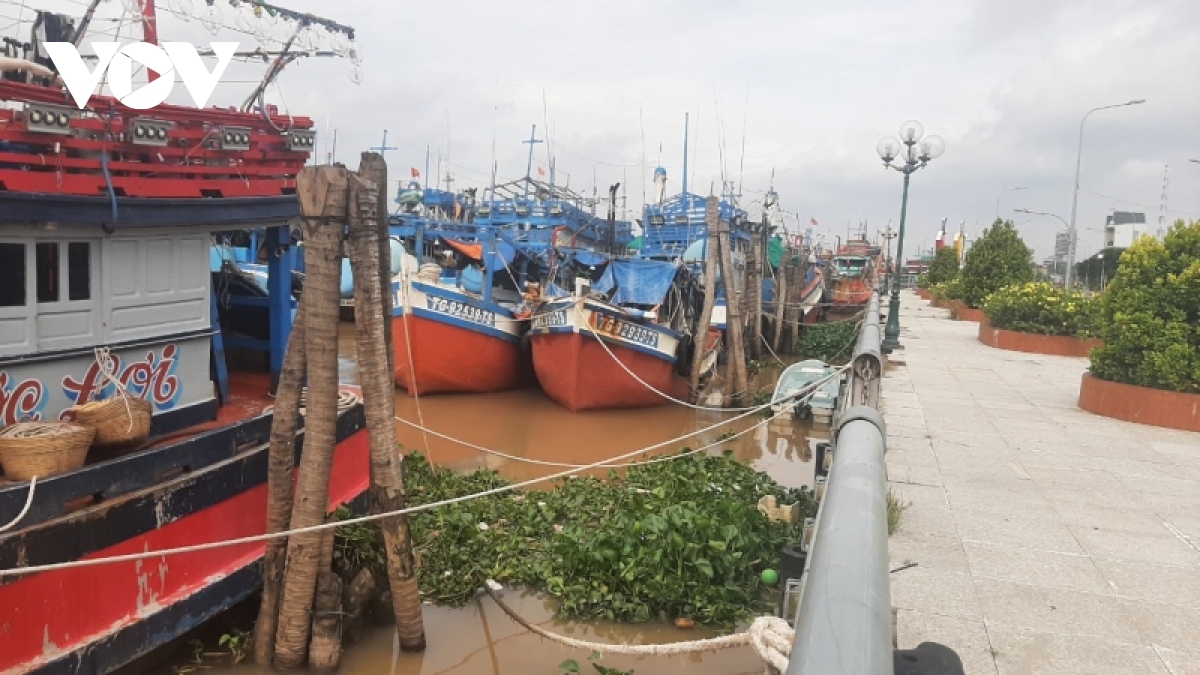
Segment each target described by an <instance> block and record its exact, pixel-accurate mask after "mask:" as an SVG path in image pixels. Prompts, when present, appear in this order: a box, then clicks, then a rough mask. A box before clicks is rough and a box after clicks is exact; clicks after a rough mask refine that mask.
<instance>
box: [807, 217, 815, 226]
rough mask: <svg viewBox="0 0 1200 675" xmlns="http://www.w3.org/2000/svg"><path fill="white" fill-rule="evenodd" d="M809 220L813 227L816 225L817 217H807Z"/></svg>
mask: <svg viewBox="0 0 1200 675" xmlns="http://www.w3.org/2000/svg"><path fill="white" fill-rule="evenodd" d="M809 220H811V221H812V224H813V227H816V226H817V219H816V218H809Z"/></svg>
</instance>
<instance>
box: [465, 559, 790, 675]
mask: <svg viewBox="0 0 1200 675" xmlns="http://www.w3.org/2000/svg"><path fill="white" fill-rule="evenodd" d="M494 583H496V582H494V581H492V580H490V579H489V580H488V584H487V585H486V586H484V590H485V591H487V594H488V595H490V596H491V597H492V600H493V601H494V602H495V603H496V606H498V607H499V608H500V609H501V610H503V611H504V613H505V614H507V615H508V617H509V618H510V619H512V620H513V621H515V622H517V623H518V624H519V625H520V626H521V627H522V628H524V629H525V630H528V631H529V632H531V633H534V634H535V635H538V636H540V637H544V638H546V639H547V640H550V641H551V642H557V643H558V644H560V645H564V646H566V647H571V648H573V649H584V650H588V651H595V652H600V653H602V654H623V655H625V656H681V655H684V654H697V653H701V652H715V651H718V650H721V649H729V648H730V647H743V646H747V645H749V646H752V647H754V650H755V651H756V652H758V655H759V656H760V657H761V658H762V659H763V661H766V662H767V663H768V664H770V665H771V666H772V667H774V668H775V669H777V670H778V671H779V672H783V671H786V670H787V667H788V657H787V655H788V652H790V651H791V649H792V641H793V640H794V639H795V632H794V631H793V630H792V628H791V627H790V626H788V623H787V621H785V620H784V619H781V618H779V617H777V616H760V617H758V618H756V619H755V620H754V623H752V624H750V627H749V628H747V629H746V630H745V631H743V632H741V633H733V634H732V635H722V636H720V637H714V638H705V639H702V640H687V641H683V642H668V643H666V644H651V645H629V644H608V643H603V642H589V641H587V640H580V639H577V638H573V637H568V636H566V635H559V634H558V633H552V632H550V631H548V630H546V629H545V628H542V627H541V626H538V625H537V624H534V623H531V622H529V621H528V620H527V619H525V618H524V617H522V616H521V615H520V614H517V613H516V611H514V610H513V608H511V607H509V606H508V605H507V604H506V603H505V602H504V600H502V599H500V595H499V594H498V593H496V591H494V590H492V587H491V585H492V584H494ZM497 585H498V584H497Z"/></svg>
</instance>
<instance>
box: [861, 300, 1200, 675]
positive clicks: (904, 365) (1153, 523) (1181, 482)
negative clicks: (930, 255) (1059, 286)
mask: <svg viewBox="0 0 1200 675" xmlns="http://www.w3.org/2000/svg"><path fill="white" fill-rule="evenodd" d="M901 325H902V333H901V342H902V343H903V344H904V346H905V349H904V350H902V351H900V352H897V353H896V354H894V355H893V356H894V357H895V358H894V359H893V365H892V366H891V367H890V368H889V372H888V373H887V375H886V377H885V379H884V386H883V390H884V405H885V415H886V419H887V424H888V455H887V464H888V474H889V479H890V483H891V486H892V489H893V491H894V492H896V493H898V494H899V495H901V496H902V498H903V499H904V500H905V501H907V502H909V503H910V504H911V505H910V507H909V508H908V510H907V511H906V512H905V513H904V517H903V520H902V522H901V525H900V530H899V531H898V532H897V533H896V534H895V535H893V537H892V538H891V541H890V551H891V558H892V562H893V568H895V567H897V566H899V565H901V564H903V563H905V562H915V563H917V564H918V565H917V567H915V568H912V569H908V570H905V571H902V572H896V573H894V574H893V575H892V603H893V604H894V605H895V606H896V607H898V608H899V617H898V621H899V639H900V647H902V648H911V647H914V646H916V645H917V644H919V643H921V642H924V641H932V642H940V643H942V644H946V645H948V646H950V647H951V648H953V649H954V650H955V651H957V652H958V654H959V655H960V656H961V657H962V659H963V662H964V664H965V666H966V672H967V673H969V674H971V675H974V674H976V673H986V674H1000V675H1017V674H1020V675H1025V674H1032V673H1039V674H1040V673H1080V674H1084V673H1087V674H1092V673H1104V674H1106V675H1118V674H1124V673H1131V674H1133V673H1136V674H1137V675H1166V674H1172V675H1198V674H1200V434H1196V433H1188V432H1183V431H1173V430H1169V429H1161V428H1157V427H1149V426H1143V425H1138V424H1132V423H1128V422H1120V421H1116V420H1112V419H1108V418H1104V417H1099V416H1096V415H1092V414H1090V413H1087V412H1084V411H1082V410H1080V409H1079V408H1078V407H1076V400H1077V397H1078V391H1079V379H1080V376H1081V375H1082V374H1083V372H1084V371H1085V369H1086V368H1087V359H1075V358H1068V357H1054V356H1039V355H1034V354H1022V353H1018V352H1010V351H1003V350H998V349H991V348H989V347H985V346H983V345H982V344H980V343H979V341H978V339H977V338H976V330H977V324H975V323H973V322H957V321H951V320H949V318H948V313H947V312H946V311H944V310H939V309H933V308H931V307H929V306H928V304H927V303H925V302H924V301H922V300H920V299H919V298H917V297H916V296H915V295H913V294H911V293H905V294H904V308H903V311H902V313H901Z"/></svg>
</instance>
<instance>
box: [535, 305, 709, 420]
mask: <svg viewBox="0 0 1200 675" xmlns="http://www.w3.org/2000/svg"><path fill="white" fill-rule="evenodd" d="M546 316H547V317H548V318H550V319H551V320H550V321H549V322H548V323H552V324H553V323H557V324H558V325H550V326H538V325H537V323H536V322H535V327H534V329H533V330H531V332H530V335H531V338H530V341H531V342H532V343H533V367H534V371H535V372H536V373H537V379H538V383H539V384H540V385H541V386H542V390H543V391H544V392H546V395H547V396H549V397H550V398H551V399H553V400H554V401H555V402H556V403H558V404H559V405H562V406H563V407H565V408H567V409H568V410H571V411H572V412H581V411H585V410H602V409H610V408H640V407H648V406H656V405H662V404H664V403H666V402H667V399H665V398H664V397H663V396H661V395H660V394H659V393H657V392H663V393H665V394H669V395H670V396H673V397H675V398H686V397H687V393H688V390H687V381H686V380H685V379H683V378H682V377H680V376H679V375H678V374H677V373H676V372H675V348H676V346H677V345H678V339H677V338H676V337H675V336H674V334H673V333H670V332H669V331H666V329H660V328H658V327H650V326H638V327H637V328H640V329H641V330H640V331H637V332H638V333H639V334H640V335H641V336H642V337H643V338H644V339H645V340H646V341H647V342H653V343H654V344H653V345H647V344H633V343H630V342H629V341H627V340H623V339H619V338H616V337H610V336H608V335H604V336H603V337H598V332H596V329H595V328H591V329H589V327H588V326H587V325H584V324H587V323H589V322H592V321H594V320H595V319H594V317H595V316H596V313H595V312H593V311H592V310H590V309H584V310H580V311H578V312H576V311H573V310H567V309H560V310H557V311H555V312H549V313H547V314H546ZM560 316H561V318H559V317H560ZM600 316H602V317H603V316H609V313H608V312H602V313H601V314H600ZM589 325H590V324H589ZM615 332H618V333H619V332H620V324H618V325H617V327H616V328H615ZM651 333H652V335H651ZM600 340H604V342H603V344H602V343H601V342H600ZM605 347H607V349H606V348H605ZM609 352H611V354H610V353H609ZM618 361H619V362H620V363H618ZM622 365H624V366H625V367H624V368H622ZM626 368H627V369H628V371H627V370H626ZM630 372H632V373H634V374H636V375H637V377H638V378H640V379H641V380H642V381H643V382H645V383H646V384H642V382H639V381H638V380H637V379H635V378H634V377H633V376H632V375H630ZM646 385H649V387H647V386H646Z"/></svg>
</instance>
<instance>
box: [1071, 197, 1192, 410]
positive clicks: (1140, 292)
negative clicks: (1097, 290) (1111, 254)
mask: <svg viewBox="0 0 1200 675" xmlns="http://www.w3.org/2000/svg"><path fill="white" fill-rule="evenodd" d="M1100 325H1101V328H1100V334H1101V337H1102V338H1103V339H1104V346H1103V347H1100V348H1098V349H1096V350H1093V351H1092V375H1094V376H1096V377H1099V378H1101V379H1104V380H1112V381H1114V382H1124V383H1127V384H1134V385H1138V386H1142V387H1154V388H1157V389H1169V390H1173V391H1183V392H1200V221H1197V222H1193V223H1191V224H1190V225H1185V224H1184V222H1183V221H1182V220H1180V221H1178V222H1176V223H1175V226H1174V227H1172V228H1171V231H1170V232H1168V233H1167V236H1166V237H1165V238H1164V240H1163V241H1158V240H1157V239H1152V238H1150V237H1144V238H1142V239H1140V240H1138V241H1137V242H1135V243H1134V244H1133V245H1132V246H1130V247H1129V248H1128V249H1126V250H1125V253H1124V254H1123V255H1122V256H1121V265H1120V267H1119V268H1118V269H1117V274H1116V277H1115V278H1114V279H1113V281H1112V283H1111V284H1109V285H1108V288H1107V289H1106V290H1105V291H1104V295H1103V296H1102V298H1101V309H1100Z"/></svg>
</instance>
